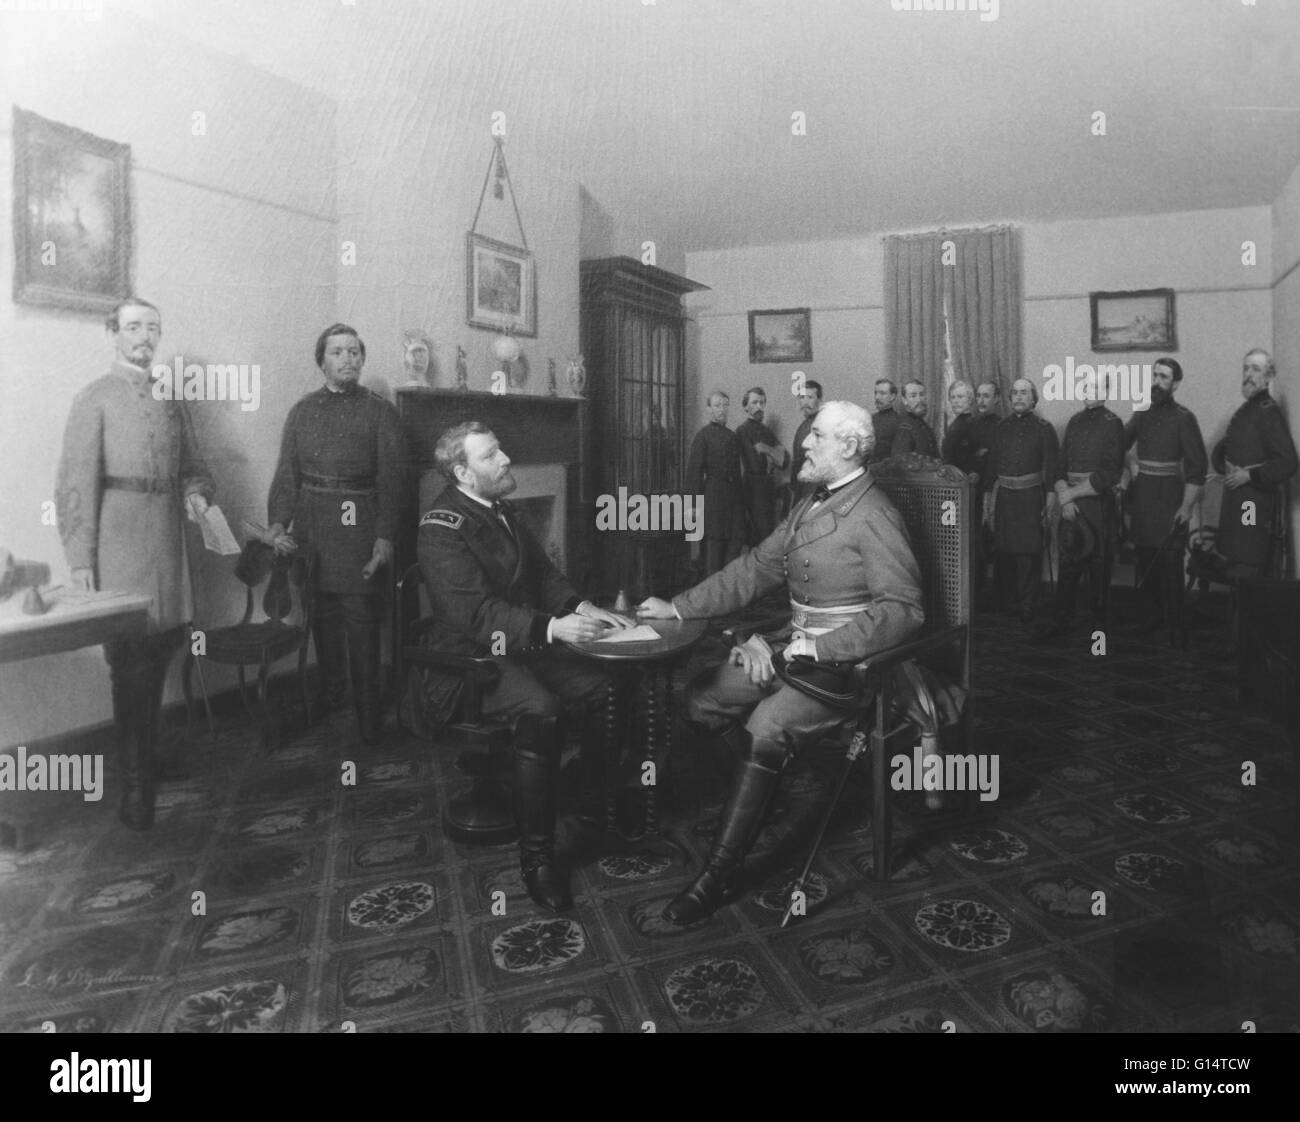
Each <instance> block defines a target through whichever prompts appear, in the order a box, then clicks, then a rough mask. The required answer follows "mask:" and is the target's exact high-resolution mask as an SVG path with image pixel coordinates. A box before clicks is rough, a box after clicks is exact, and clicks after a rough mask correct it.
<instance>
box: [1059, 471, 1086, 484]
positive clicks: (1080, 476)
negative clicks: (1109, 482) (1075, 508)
mask: <svg viewBox="0 0 1300 1122" xmlns="http://www.w3.org/2000/svg"><path fill="white" fill-rule="evenodd" d="M1065 478H1066V480H1067V481H1068V482H1069V484H1070V486H1071V487H1077V486H1079V484H1080V483H1087V482H1088V481H1089V480H1090V479H1092V472H1090V471H1067V472H1066V473H1065Z"/></svg>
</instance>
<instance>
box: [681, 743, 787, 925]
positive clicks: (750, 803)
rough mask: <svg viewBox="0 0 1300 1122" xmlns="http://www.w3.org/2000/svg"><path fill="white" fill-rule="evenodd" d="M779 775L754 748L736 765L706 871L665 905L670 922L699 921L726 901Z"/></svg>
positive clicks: (758, 827) (774, 790)
mask: <svg viewBox="0 0 1300 1122" xmlns="http://www.w3.org/2000/svg"><path fill="white" fill-rule="evenodd" d="M751 749H752V746H751ZM780 779H781V772H780V771H779V770H777V769H773V768H770V767H768V766H766V765H765V764H761V763H759V762H758V761H757V760H755V759H753V758H752V750H751V752H750V753H746V755H745V757H744V758H743V759H741V761H740V762H739V763H738V764H737V765H736V778H735V780H734V782H733V784H732V789H731V795H730V797H729V798H728V800H727V806H726V809H725V810H724V811H723V812H722V823H721V825H720V826H719V828H718V836H717V838H716V839H715V841H714V843H713V852H712V853H710V854H709V857H708V860H707V861H706V862H705V865H704V871H703V872H702V873H700V875H699V876H698V877H696V878H695V881H694V882H693V883H692V884H691V885H690V887H688V888H687V889H685V890H684V891H683V892H680V893H678V895H677V896H676V897H674V898H673V900H672V901H671V902H670V903H669V904H668V906H667V907H666V908H664V911H663V916H664V919H666V920H667V921H668V922H669V923H672V924H676V925H677V926H679V927H683V926H685V925H686V924H688V923H697V922H699V921H700V920H702V919H704V918H705V917H707V916H710V915H712V914H713V913H714V912H715V911H717V909H718V908H719V907H720V906H721V905H722V904H723V903H724V902H725V900H726V898H727V896H728V893H729V892H730V890H731V889H732V887H733V883H732V882H733V881H734V879H735V877H736V874H737V873H739V872H740V868H741V864H742V863H743V862H744V860H745V854H746V853H747V852H748V851H749V847H750V846H751V845H753V844H754V839H755V838H756V837H757V836H758V832H759V829H760V827H761V826H762V823H763V814H764V812H765V811H766V809H767V806H768V803H769V802H770V800H771V799H772V796H773V795H775V794H776V789H777V784H778V783H779V782H780Z"/></svg>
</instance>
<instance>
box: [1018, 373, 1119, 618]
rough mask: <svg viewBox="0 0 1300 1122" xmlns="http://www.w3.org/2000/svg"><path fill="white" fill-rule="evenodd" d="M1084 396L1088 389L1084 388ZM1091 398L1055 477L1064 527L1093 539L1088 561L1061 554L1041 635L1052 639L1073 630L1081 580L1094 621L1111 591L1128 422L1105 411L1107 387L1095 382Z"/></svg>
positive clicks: (1076, 419)
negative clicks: (1080, 529)
mask: <svg viewBox="0 0 1300 1122" xmlns="http://www.w3.org/2000/svg"><path fill="white" fill-rule="evenodd" d="M1085 392H1088V390H1087V389H1086V388H1085ZM1091 392H1092V397H1091V398H1090V399H1089V400H1088V403H1087V405H1085V406H1084V408H1083V409H1082V410H1080V411H1079V412H1078V413H1076V414H1075V415H1074V416H1073V417H1071V418H1070V421H1069V424H1067V425H1066V426H1065V439H1064V440H1063V441H1062V442H1061V456H1060V468H1059V470H1058V472H1057V479H1056V501H1057V502H1059V503H1060V504H1061V518H1062V520H1063V525H1062V531H1063V535H1062V536H1063V537H1064V531H1065V527H1064V523H1070V522H1073V523H1077V524H1079V525H1080V526H1082V525H1083V524H1086V525H1087V531H1086V532H1085V534H1084V535H1083V537H1084V540H1087V538H1088V537H1091V540H1092V542H1093V543H1094V544H1093V548H1092V552H1091V553H1090V554H1089V555H1088V556H1087V557H1084V558H1080V559H1078V560H1073V559H1069V558H1067V551H1066V550H1064V549H1063V550H1062V551H1061V556H1060V566H1061V574H1060V581H1059V583H1058V584H1057V586H1056V605H1055V618H1054V619H1053V621H1052V622H1051V623H1048V624H1045V625H1044V626H1043V627H1042V628H1041V629H1040V630H1039V632H1038V633H1037V636H1036V637H1037V638H1039V639H1051V638H1054V637H1055V636H1057V635H1060V634H1062V633H1063V632H1064V631H1066V630H1067V629H1068V628H1069V626H1070V621H1071V619H1072V617H1073V616H1074V602H1075V599H1076V597H1077V594H1078V591H1079V581H1080V578H1082V576H1083V574H1084V573H1085V572H1086V573H1087V574H1088V583H1089V586H1090V591H1091V596H1092V617H1093V620H1094V621H1095V622H1098V623H1100V622H1103V621H1104V620H1105V617H1106V601H1107V597H1108V595H1109V590H1110V570H1111V565H1112V564H1113V563H1114V557H1115V541H1114V538H1115V535H1114V526H1115V519H1116V513H1115V494H1114V489H1115V487H1116V486H1118V484H1119V480H1120V476H1121V475H1123V473H1124V422H1123V421H1121V420H1120V419H1119V418H1118V417H1117V416H1116V415H1115V414H1114V413H1112V412H1111V411H1110V410H1109V409H1107V408H1106V405H1105V402H1106V399H1107V397H1108V396H1109V394H1108V387H1107V386H1106V385H1104V384H1102V385H1098V384H1096V382H1094V383H1093V385H1092V387H1091Z"/></svg>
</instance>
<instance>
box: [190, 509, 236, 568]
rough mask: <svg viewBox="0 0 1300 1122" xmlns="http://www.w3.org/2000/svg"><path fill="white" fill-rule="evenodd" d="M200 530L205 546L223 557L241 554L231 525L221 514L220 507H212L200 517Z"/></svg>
mask: <svg viewBox="0 0 1300 1122" xmlns="http://www.w3.org/2000/svg"><path fill="white" fill-rule="evenodd" d="M199 529H200V530H202V531H203V546H204V548H205V549H210V550H212V552H213V553H220V554H221V555H222V556H223V557H228V556H230V555H232V554H235V553H238V552H240V550H239V543H238V542H237V541H235V535H234V534H232V533H231V532H230V523H229V522H227V521H226V516H225V515H224V514H222V513H221V508H220V507H219V506H210V507H208V509H207V510H205V511H204V512H203V514H202V515H200V516H199Z"/></svg>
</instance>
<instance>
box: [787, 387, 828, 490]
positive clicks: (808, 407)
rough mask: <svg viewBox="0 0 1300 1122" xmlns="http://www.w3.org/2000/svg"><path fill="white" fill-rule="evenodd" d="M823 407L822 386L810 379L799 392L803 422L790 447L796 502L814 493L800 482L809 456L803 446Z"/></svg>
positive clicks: (805, 484) (796, 430)
mask: <svg viewBox="0 0 1300 1122" xmlns="http://www.w3.org/2000/svg"><path fill="white" fill-rule="evenodd" d="M821 407H822V384H821V383H820V382H814V381H813V380H812V379H811V378H808V379H806V380H805V381H804V384H803V386H802V387H801V389H800V391H799V411H800V412H801V413H802V414H803V420H802V421H800V422H799V427H798V428H797V429H795V430H794V440H793V442H792V443H791V445H790V449H791V451H790V494H791V497H792V498H793V499H794V501H795V502H798V501H799V500H800V499H802V498H803V497H804V496H805V495H807V494H808V493H809V492H811V491H812V486H811V485H810V484H807V483H801V482H800V481H799V473H800V472H801V471H802V470H803V462H804V459H805V458H806V457H807V455H808V453H807V451H806V450H805V449H804V446H803V445H804V441H805V440H807V439H808V433H809V432H810V431H811V430H812V423H813V418H814V417H816V416H817V411H818V410H819V409H820V408H821Z"/></svg>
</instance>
